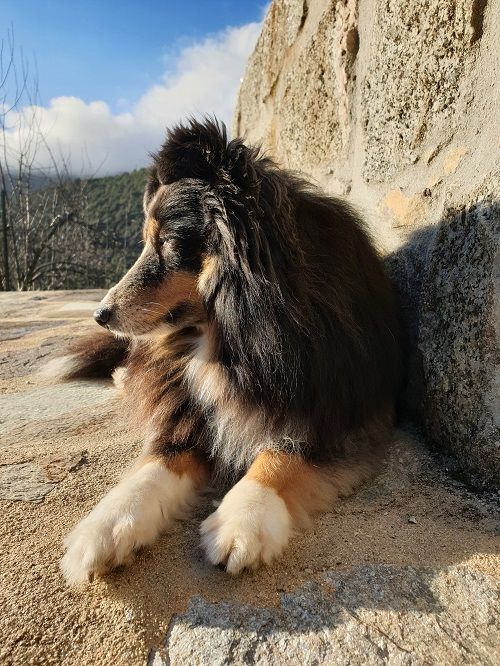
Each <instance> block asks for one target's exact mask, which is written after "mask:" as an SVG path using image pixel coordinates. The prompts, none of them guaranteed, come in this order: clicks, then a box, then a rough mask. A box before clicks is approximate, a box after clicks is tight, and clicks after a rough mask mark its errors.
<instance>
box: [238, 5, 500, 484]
mask: <svg viewBox="0 0 500 666" xmlns="http://www.w3.org/2000/svg"><path fill="white" fill-rule="evenodd" d="M499 31H500V0H490V1H489V2H486V1H479V0H478V1H474V2H469V1H468V0H426V1H425V3H424V4H422V2H421V1H420V0H400V1H399V2H395V1H393V0H391V1H386V2H379V3H373V2H372V1H371V0H357V2H356V1H355V0H315V2H303V1H302V0H295V2H294V1H293V0H286V1H285V0H274V2H273V3H272V5H271V7H270V10H269V13H268V16H267V17H266V20H265V22H264V25H263V28H262V34H261V37H260V38H259V40H258V42H257V45H256V47H255V51H254V53H253V54H252V56H251V58H250V60H249V63H248V67H247V71H246V73H245V77H244V80H243V82H242V85H241V89H240V94H239V100H238V104H237V109H236V113H235V122H234V129H235V131H236V132H237V133H238V134H242V135H244V136H246V137H247V140H248V141H249V142H254V143H261V144H262V145H263V147H264V149H265V150H266V152H267V153H268V154H269V155H271V156H273V157H274V158H275V159H276V160H277V162H278V163H280V164H281V165H283V166H286V167H290V168H292V169H297V170H300V171H302V172H305V173H306V174H308V175H310V176H311V177H312V178H313V179H315V180H316V181H317V182H318V183H319V184H320V185H322V186H323V187H324V188H326V190H327V191H329V192H331V193H332V194H336V195H341V196H346V195H347V196H348V198H349V200H350V202H351V203H352V204H353V205H354V206H355V207H358V208H359V209H361V210H362V211H363V210H364V211H366V214H365V217H366V220H367V224H368V226H369V228H370V230H371V232H372V234H373V236H374V237H375V238H376V241H377V243H378V245H379V246H380V248H381V251H382V252H383V254H384V255H385V261H386V266H387V270H388V272H389V274H390V276H391V278H392V279H393V281H394V283H395V285H396V288H397V290H398V293H399V296H400V300H401V304H402V310H403V315H404V321H405V323H406V328H407V334H408V335H407V337H408V347H407V353H406V356H407V359H408V381H407V385H406V387H405V389H404V396H403V399H402V405H403V407H404V412H405V415H407V416H410V417H411V418H412V419H414V420H416V421H417V422H418V423H419V425H423V426H424V427H425V430H426V433H427V436H428V438H429V441H430V442H431V443H432V445H433V446H434V447H436V448H439V449H440V450H442V451H445V452H447V455H450V454H451V455H452V456H454V457H455V460H456V463H455V462H454V461H451V459H450V466H452V467H453V468H454V469H455V468H456V469H457V470H458V467H460V473H463V472H465V473H466V475H467V476H468V479H469V481H471V482H473V483H477V481H478V479H479V481H480V482H482V483H489V484H491V485H495V484H497V483H498V480H499V476H498V458H499V455H500V452H499V449H500V444H499V435H498V427H499V416H498V413H499V411H498V395H499V392H500V367H499V362H498V354H499V352H498V345H499V342H500V337H499V329H498V321H499V320H500V313H499V311H498V304H497V305H495V303H496V300H495V299H497V296H496V294H497V291H498V287H497V286H496V285H497V283H498V268H494V262H495V261H498V260H495V258H494V248H495V243H496V244H497V245H498V243H499V239H498V235H497V232H496V224H497V222H496V220H497V219H498V217H497V216H498V212H497V208H495V206H494V204H493V203H492V202H494V201H495V200H498V198H499V194H500V156H499V153H498V150H497V149H496V147H497V145H498V136H497V134H498V127H499V126H500V105H498V97H499V95H500V42H499V40H498V33H499ZM450 210H453V211H457V213H456V214H451V213H450V212H449V211H450ZM461 248H463V249H464V251H461ZM481 262H483V263H481ZM495 281H496V282H495ZM480 316H481V317H484V320H483V322H482V324H481V323H480V321H479V317H480ZM436 354H437V357H435V356H434V355H436Z"/></svg>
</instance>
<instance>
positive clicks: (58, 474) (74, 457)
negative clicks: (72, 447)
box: [42, 451, 87, 483]
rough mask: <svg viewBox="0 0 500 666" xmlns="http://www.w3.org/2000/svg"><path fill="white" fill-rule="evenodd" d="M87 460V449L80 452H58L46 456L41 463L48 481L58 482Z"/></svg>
mask: <svg viewBox="0 0 500 666" xmlns="http://www.w3.org/2000/svg"><path fill="white" fill-rule="evenodd" d="M86 462H87V451H81V452H80V453H73V454H68V453H60V454H57V455H52V456H49V457H48V458H46V460H45V461H44V462H43V463H42V469H43V472H44V474H45V476H46V477H47V479H48V480H49V481H51V482H52V483H58V482H59V481H62V480H63V479H65V478H66V477H67V476H68V474H69V472H74V471H76V470H77V469H78V468H79V467H81V466H82V465H85V463H86Z"/></svg>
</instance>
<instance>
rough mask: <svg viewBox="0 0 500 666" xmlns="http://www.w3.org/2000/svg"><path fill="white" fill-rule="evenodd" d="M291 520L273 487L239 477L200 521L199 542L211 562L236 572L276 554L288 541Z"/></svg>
mask: <svg viewBox="0 0 500 666" xmlns="http://www.w3.org/2000/svg"><path fill="white" fill-rule="evenodd" d="M291 522H292V521H291V517H290V514H289V512H288V509H287V507H286V504H285V502H284V501H283V499H282V498H281V497H280V496H279V495H278V494H277V493H276V491H275V490H274V489H273V488H269V487H267V486H264V485H262V484H261V483H258V482H257V481H254V480H250V479H242V480H241V481H239V482H238V483H237V484H236V485H235V486H234V487H233V488H232V489H231V490H230V491H229V492H228V493H227V495H226V496H225V497H224V499H223V500H222V502H221V504H220V506H219V508H218V509H217V511H215V512H214V513H212V514H211V515H210V516H209V517H208V518H207V519H206V520H204V521H203V523H202V525H201V528H200V532H201V535H202V544H203V547H204V549H205V552H206V554H207V557H208V559H209V560H210V562H212V564H221V563H223V564H225V565H226V569H227V571H228V572H229V573H230V574H234V575H236V574H239V573H240V572H241V571H242V570H243V569H245V568H252V569H254V568H256V567H258V566H259V565H260V564H261V563H264V564H269V563H270V562H272V560H274V559H275V558H276V557H278V555H280V554H281V552H282V550H283V548H284V547H285V546H286V545H287V543H288V539H289V537H290V532H291Z"/></svg>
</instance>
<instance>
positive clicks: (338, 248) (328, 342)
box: [51, 118, 402, 584]
mask: <svg viewBox="0 0 500 666" xmlns="http://www.w3.org/2000/svg"><path fill="white" fill-rule="evenodd" d="M144 213H145V223H144V230H143V237H144V249H143V251H142V254H141V255H140V257H139V258H138V259H137V261H136V263H135V264H134V265H133V266H132V268H130V270H129V271H128V272H127V273H126V275H125V276H124V277H123V278H122V279H121V280H120V282H119V283H118V284H117V285H116V286H114V287H112V288H111V289H110V290H109V292H108V294H107V295H106V296H105V298H104V299H103V301H102V302H101V303H100V305H99V308H98V310H97V311H96V312H95V315H94V318H95V320H96V322H97V323H98V324H100V325H101V326H102V327H103V329H104V330H102V331H99V330H98V329H96V333H95V334H93V335H92V336H85V337H82V338H78V339H77V340H76V341H75V343H74V345H73V347H72V348H71V349H70V350H69V352H68V353H67V354H66V355H65V356H63V357H62V358H59V359H56V361H54V362H53V363H52V370H51V371H52V373H53V374H55V375H57V377H58V378H61V379H73V378H82V377H86V378H88V377H106V376H108V377H109V376H111V374H112V373H113V372H115V376H116V377H118V376H119V379H120V384H121V385H122V387H123V391H124V399H125V401H126V403H128V405H129V408H130V411H131V412H132V414H133V416H134V418H135V419H136V421H137V422H138V423H139V425H140V426H142V428H143V431H144V442H145V443H144V450H143V453H142V455H141V456H140V458H139V459H138V460H137V462H136V463H135V465H134V466H133V467H132V468H131V470H130V471H129V472H128V473H127V474H126V476H125V477H124V478H123V480H122V481H120V482H119V483H118V485H117V486H115V487H114V488H113V489H112V490H111V491H110V492H109V493H108V494H107V495H106V496H105V497H104V498H103V499H101V501H100V502H99V503H98V504H97V506H96V507H95V508H94V509H93V510H92V511H91V513H90V514H89V515H88V516H87V517H86V518H84V519H83V520H82V521H81V522H80V523H79V524H78V525H77V526H76V527H75V528H74V529H73V531H72V532H71V533H70V534H69V536H68V537H67V539H66V541H65V549H66V550H65V555H64V557H63V559H62V563H61V567H62V571H63V573H64V575H65V577H66V579H67V581H68V582H69V583H70V584H77V583H80V582H83V581H86V580H92V578H93V577H94V576H100V575H104V574H105V573H106V572H108V571H109V570H111V569H113V568H114V567H117V566H119V565H122V564H124V563H127V562H128V561H129V560H130V559H131V557H132V556H133V553H134V551H135V550H137V549H138V548H140V547H142V546H146V545H148V544H151V543H152V542H153V541H154V540H155V539H156V538H157V537H158V535H159V534H160V533H162V532H164V531H166V530H167V529H168V527H169V526H170V525H171V524H172V522H173V521H175V520H178V519H182V518H183V517H184V516H186V514H187V512H188V511H189V509H190V507H192V506H193V504H194V502H195V500H196V499H197V496H199V494H200V493H201V492H202V490H203V488H204V487H205V486H206V485H207V484H208V483H209V481H210V480H211V479H213V478H214V476H215V477H217V478H218V479H224V480H225V482H226V484H229V485H230V489H229V491H228V492H227V494H226V495H225V496H224V497H223V499H222V502H221V503H220V505H219V506H218V508H217V510H216V511H215V512H213V513H212V514H211V515H210V516H209V517H208V518H207V519H206V520H204V521H203V523H202V524H201V530H200V531H201V542H202V545H203V548H204V550H205V552H206V555H207V558H208V560H209V561H210V562H211V563H212V564H214V565H224V566H225V568H226V570H227V571H228V572H229V573H230V574H239V573H240V572H241V571H243V570H244V569H245V568H255V567H258V566H259V565H261V564H266V565H267V564H270V563H271V562H272V561H273V560H274V559H275V558H277V557H278V556H279V555H281V553H282V551H283V549H284V548H285V546H286V545H287V543H288V541H289V538H290V536H291V534H292V532H293V531H294V529H295V528H297V527H303V526H307V525H308V524H310V522H311V519H312V517H313V516H314V514H316V513H317V512H320V511H328V510H330V509H331V507H332V506H333V504H334V502H335V501H336V500H337V498H339V497H345V496H347V495H349V494H350V493H352V492H353V491H354V490H355V489H356V488H357V487H358V486H359V485H360V484H361V483H362V482H364V481H366V480H367V479H369V478H370V477H371V476H372V475H373V474H374V473H375V471H376V470H377V467H378V464H379V463H380V461H381V460H382V459H383V454H384V451H385V450H386V447H387V445H388V443H389V442H390V441H391V438H392V437H393V422H394V418H395V417H394V414H395V401H396V397H397V393H398V387H399V384H400V379H401V366H402V351H401V330H400V323H399V312H398V306H397V300H396V297H395V293H394V291H393V289H392V287H391V284H390V282H389V280H388V278H387V277H386V275H385V274H384V270H383V266H382V263H381V259H380V257H379V256H378V254H377V251H376V250H375V248H374V245H373V243H372V241H371V240H370V237H369V235H368V233H367V231H366V230H365V228H364V225H363V223H362V221H361V219H360V218H359V216H358V215H357V214H356V213H355V212H354V210H353V209H352V208H351V207H350V206H349V205H348V204H347V203H345V202H343V201H341V200H339V199H336V198H333V197H331V196H328V195H326V194H325V193H323V192H322V191H321V190H319V189H318V188H317V187H315V186H313V185H312V184H310V183H308V182H307V181H306V180H305V179H304V178H303V177H301V176H299V175H297V174H295V173H292V172H289V171H286V170H283V169H281V168H279V167H278V166H277V165H276V164H275V163H274V162H273V161H272V160H271V159H269V158H268V157H266V156H264V155H262V154H261V151H260V150H259V149H257V148H253V147H250V146H247V145H245V143H244V142H243V141H242V140H241V139H238V138H237V139H234V140H228V137H227V133H226V129H225V126H224V125H223V124H221V123H219V122H218V121H217V120H216V119H213V118H203V119H201V120H195V119H191V120H190V121H188V122H186V123H185V124H182V125H179V126H176V127H174V128H173V129H171V130H170V131H169V132H168V133H167V138H166V141H165V143H164V144H163V146H162V148H161V150H160V151H159V152H158V153H157V154H156V155H154V156H153V164H152V166H151V168H150V171H149V176H148V181H147V185H146V188H145V194H144ZM117 369H118V370H117Z"/></svg>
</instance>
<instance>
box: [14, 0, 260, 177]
mask: <svg viewBox="0 0 500 666" xmlns="http://www.w3.org/2000/svg"><path fill="white" fill-rule="evenodd" d="M265 9H266V3H265V2H263V1H262V0H198V1H194V0H176V2H171V1H169V0H164V1H163V2H159V1H157V2H153V1H151V0H140V1H139V0H134V2H129V0H121V1H120V2H111V1H110V0H101V1H100V2H99V1H97V0H85V1H84V2H81V3H73V2H67V0H65V1H63V0H51V1H50V2H40V0H2V17H3V19H4V20H3V21H2V24H3V25H4V26H6V31H7V26H8V25H9V24H10V25H12V27H13V30H14V35H15V41H16V44H17V47H22V49H23V54H24V57H25V59H26V60H28V61H29V62H30V63H31V71H34V65H33V62H34V60H35V59H36V69H37V72H38V75H37V76H38V81H39V91H40V92H39V95H40V100H39V104H37V105H36V109H33V108H29V107H28V108H27V107H26V106H24V107H23V109H22V114H23V115H24V117H26V116H28V117H31V114H32V112H33V111H34V110H35V111H36V116H37V118H38V122H39V123H40V126H41V129H42V131H43V132H44V134H45V135H46V136H47V138H48V143H49V145H50V147H51V148H52V149H53V150H54V151H56V152H61V153H62V154H64V155H65V156H69V155H70V156H71V164H72V168H73V170H74V171H75V172H78V171H79V170H80V169H81V168H82V165H88V164H90V165H91V168H92V169H95V168H97V167H99V175H105V174H110V173H117V172H120V171H126V170H130V169H134V168H137V167H141V166H144V164H145V163H146V162H147V153H148V151H151V150H155V149H156V148H157V147H158V146H159V144H160V142H161V140H162V137H163V134H164V130H165V127H166V126H167V125H169V124H172V123H175V122H177V121H179V120H180V119H182V118H183V117H185V116H186V115H188V114H195V115H196V114H201V113H215V114H216V115H217V116H218V117H219V118H221V119H222V120H224V121H226V122H227V123H229V125H230V124H231V118H232V113H233V109H234V103H235V98H236V94H237V90H238V86H239V83H240V79H241V77H242V76H243V72H244V68H245V63H246V60H247V58H248V56H249V54H250V53H251V51H252V49H253V47H254V45H255V42H256V39H257V37H258V35H259V32H260V26H261V21H262V18H263V16H264V14H265ZM5 19H6V20H5ZM1 36H3V37H4V38H5V37H6V36H7V34H6V33H5V34H4V35H1ZM19 124H20V116H19V115H17V114H16V113H14V112H12V113H10V114H9V116H8V117H7V126H8V128H9V132H8V136H7V141H8V143H9V147H8V149H9V153H10V154H11V155H14V153H15V150H16V145H17V142H18V139H19V136H18V135H19V130H18V129H17V128H18V126H19ZM44 161H47V156H46V153H45V148H44V147H43V146H41V147H40V150H39V153H38V155H37V162H38V164H39V165H40V166H43V163H44Z"/></svg>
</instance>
